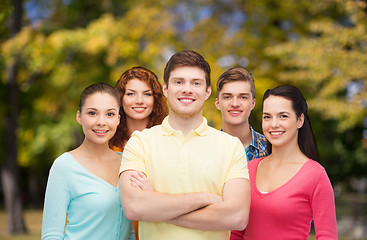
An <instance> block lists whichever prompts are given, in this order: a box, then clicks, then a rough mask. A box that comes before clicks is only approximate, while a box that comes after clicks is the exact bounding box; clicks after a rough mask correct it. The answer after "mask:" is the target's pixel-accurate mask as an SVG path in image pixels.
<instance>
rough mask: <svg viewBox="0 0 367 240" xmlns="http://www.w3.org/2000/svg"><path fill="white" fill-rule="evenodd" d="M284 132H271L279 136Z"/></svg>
mask: <svg viewBox="0 0 367 240" xmlns="http://www.w3.org/2000/svg"><path fill="white" fill-rule="evenodd" d="M283 133H284V132H270V135H273V136H278V135H281V134H283Z"/></svg>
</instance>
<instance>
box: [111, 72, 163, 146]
mask: <svg viewBox="0 0 367 240" xmlns="http://www.w3.org/2000/svg"><path fill="white" fill-rule="evenodd" d="M131 79H139V80H141V81H143V82H145V83H147V84H148V86H149V87H151V89H152V91H153V98H154V106H153V110H152V113H151V114H150V115H149V121H148V124H147V126H146V127H147V128H150V127H152V126H155V125H158V124H161V123H162V121H163V119H164V118H165V117H166V116H167V114H168V108H167V104H166V100H165V98H164V95H163V91H162V86H161V84H160V83H159V81H158V78H157V76H156V75H155V74H154V73H153V72H152V71H150V70H148V69H146V68H143V67H133V68H131V69H129V70H127V71H125V72H124V73H123V74H122V75H121V77H120V79H119V80H118V81H117V83H116V87H115V88H116V90H117V91H118V92H119V95H120V105H121V107H120V124H119V125H118V127H117V130H116V133H115V135H114V136H113V137H112V138H111V139H110V141H109V146H110V147H111V148H113V149H114V150H119V151H122V150H123V148H124V146H125V144H126V142H127V140H129V138H130V134H129V133H128V128H127V123H126V114H125V112H124V109H123V107H122V101H123V97H124V95H125V91H126V84H127V82H128V81H129V80H131Z"/></svg>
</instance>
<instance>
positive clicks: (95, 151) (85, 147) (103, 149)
mask: <svg viewBox="0 0 367 240" xmlns="http://www.w3.org/2000/svg"><path fill="white" fill-rule="evenodd" d="M77 149H79V150H80V151H81V152H82V153H83V154H85V156H88V158H96V159H102V158H103V157H104V156H107V153H108V152H110V151H111V149H110V148H109V147H108V142H107V143H104V144H96V143H93V142H90V141H88V140H86V139H84V141H83V143H82V144H81V145H80V146H79V147H78V148H77Z"/></svg>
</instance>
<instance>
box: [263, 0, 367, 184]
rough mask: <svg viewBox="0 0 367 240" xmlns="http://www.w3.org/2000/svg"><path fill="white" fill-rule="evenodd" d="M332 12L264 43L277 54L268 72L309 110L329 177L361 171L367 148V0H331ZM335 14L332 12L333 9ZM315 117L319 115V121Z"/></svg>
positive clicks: (365, 163)
mask: <svg viewBox="0 0 367 240" xmlns="http://www.w3.org/2000/svg"><path fill="white" fill-rule="evenodd" d="M334 8H335V9H336V10H337V11H338V12H339V15H338V17H335V18H331V17H328V16H323V17H320V18H317V19H312V20H311V21H309V22H308V23H307V27H308V29H309V33H308V34H304V35H303V36H299V37H298V38H295V39H292V40H291V41H288V42H286V43H283V44H277V45H275V46H270V47H268V48H266V50H265V53H266V54H268V55H269V56H271V57H275V58H276V59H277V60H276V62H277V64H276V65H277V70H276V71H274V76H275V77H276V78H277V79H279V81H280V82H282V83H291V84H294V85H296V86H298V87H299V88H301V89H302V90H303V92H304V93H305V95H306V96H307V97H308V99H309V100H308V102H309V105H310V108H311V109H312V112H314V116H317V117H315V119H314V120H315V121H314V122H315V126H316V130H317V131H316V136H317V140H318V143H319V144H318V146H319V150H320V154H321V156H322V159H323V160H324V162H325V163H326V165H327V166H330V167H328V169H329V170H330V173H331V175H332V176H333V178H334V179H335V180H339V181H344V180H345V179H348V178H350V177H351V176H353V175H355V176H363V175H364V174H365V172H366V171H367V159H366V156H367V148H366V146H363V144H362V141H363V135H362V132H363V121H366V116H367V71H366V70H365V68H366V67H365V66H366V64H367V14H366V12H367V4H366V1H354V0H348V1H339V0H336V1H334ZM334 14H335V12H334ZM319 119H324V121H323V122H319Z"/></svg>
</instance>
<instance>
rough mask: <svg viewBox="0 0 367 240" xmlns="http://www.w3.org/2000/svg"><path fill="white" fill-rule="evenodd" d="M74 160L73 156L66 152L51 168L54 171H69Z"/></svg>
mask: <svg viewBox="0 0 367 240" xmlns="http://www.w3.org/2000/svg"><path fill="white" fill-rule="evenodd" d="M73 160H74V158H73V156H72V155H71V154H70V153H68V152H65V153H63V154H61V155H60V156H59V157H57V158H56V159H55V161H54V162H53V164H52V167H51V168H52V169H55V168H56V169H59V168H62V169H67V168H69V166H70V164H72V162H73Z"/></svg>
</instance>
